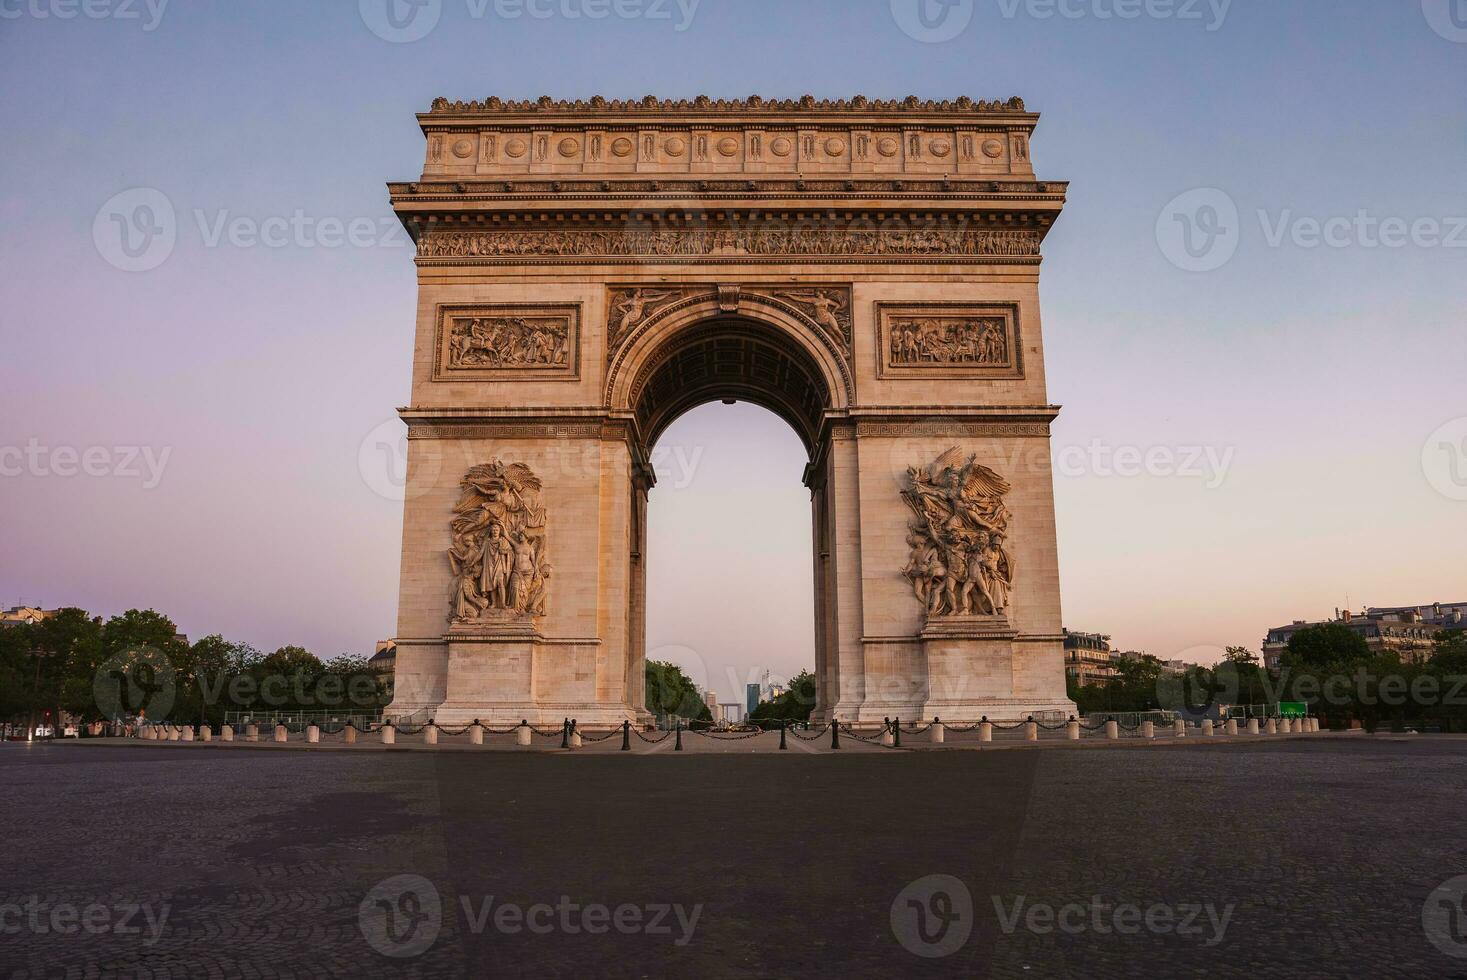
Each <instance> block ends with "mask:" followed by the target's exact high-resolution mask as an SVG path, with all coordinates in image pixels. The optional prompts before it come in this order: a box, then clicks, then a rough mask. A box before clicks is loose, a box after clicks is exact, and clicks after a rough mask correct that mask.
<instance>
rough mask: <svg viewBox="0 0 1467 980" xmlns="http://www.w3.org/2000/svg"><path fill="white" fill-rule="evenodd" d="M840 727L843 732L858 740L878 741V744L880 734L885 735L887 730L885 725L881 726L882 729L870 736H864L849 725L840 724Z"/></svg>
mask: <svg viewBox="0 0 1467 980" xmlns="http://www.w3.org/2000/svg"><path fill="white" fill-rule="evenodd" d="M840 729H841V731H842V732H843V733H844V734H846V735H849V736H850V737H851V738H854V739H855V740H856V741H858V742H875V743H878V744H879V743H880V742H881V738H882V736H883V735H886V734H887V732H888V731H889V729H888V728H886V727H885V726H883V727H882V729H881V731H880V732H878V733H877V734H875V735H871V736H866V735H862V734H861V733H859V732H857V731H856V730H855V729H853V728H851V726H849V725H842V726H840Z"/></svg>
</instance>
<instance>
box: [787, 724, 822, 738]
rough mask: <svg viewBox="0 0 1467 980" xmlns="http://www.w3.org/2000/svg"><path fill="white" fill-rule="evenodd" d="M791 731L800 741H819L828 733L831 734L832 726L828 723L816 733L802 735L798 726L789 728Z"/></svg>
mask: <svg viewBox="0 0 1467 980" xmlns="http://www.w3.org/2000/svg"><path fill="white" fill-rule="evenodd" d="M789 733H790V734H791V735H793V736H794V737H795V738H797V739H799V740H800V741H802V742H818V741H820V739H822V738H824V737H825V736H826V735H828V734H830V726H829V725H826V726H825V727H824V728H822V729H820V730H819V731H818V732H816V733H815V734H814V735H801V734H800V730H799V729H798V728H791V729H789Z"/></svg>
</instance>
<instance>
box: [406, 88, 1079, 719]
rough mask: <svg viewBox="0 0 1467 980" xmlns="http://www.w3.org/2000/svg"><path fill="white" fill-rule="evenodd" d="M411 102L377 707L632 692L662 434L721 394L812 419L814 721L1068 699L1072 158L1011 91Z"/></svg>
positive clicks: (636, 696)
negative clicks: (1045, 156)
mask: <svg viewBox="0 0 1467 980" xmlns="http://www.w3.org/2000/svg"><path fill="white" fill-rule="evenodd" d="M418 121H419V123H420V125H421V127H422V130H423V132H424V134H425V136H426V141H427V162H426V165H425V167H424V170H423V174H422V176H421V177H420V178H419V179H418V180H416V181H413V182H411V183H397V184H391V185H390V189H391V194H392V203H393V207H394V208H395V210H396V211H397V213H398V215H399V217H400V218H401V219H402V221H403V223H404V225H405V226H406V227H407V229H408V231H409V232H410V233H411V235H412V237H413V240H414V241H415V242H416V244H417V268H418V282H419V297H418V313H417V320H418V326H417V342H416V347H415V354H414V366H413V383H412V402H411V405H410V406H409V407H407V408H404V409H402V410H401V415H402V418H403V419H404V421H405V422H406V423H407V426H408V440H409V441H408V445H409V452H408V475H407V485H406V497H407V499H406V505H405V521H404V529H403V557H402V583H401V602H400V606H399V614H398V632H399V637H398V639H397V678H396V700H395V701H394V702H393V705H392V708H391V709H390V712H389V713H392V714H397V715H399V716H401V715H407V714H417V715H420V716H422V715H431V716H433V717H435V718H436V719H437V720H438V721H439V722H441V723H443V724H463V723H467V722H470V721H472V720H474V719H480V720H483V721H484V722H486V723H489V722H493V723H503V722H508V721H519V720H520V719H522V718H528V719H530V720H531V721H532V722H537V723H559V721H560V720H561V719H562V718H563V717H566V716H573V717H576V718H578V719H579V720H580V722H581V724H582V725H583V726H601V725H610V724H620V723H621V722H622V721H623V720H625V719H631V720H633V721H646V720H647V719H648V717H649V716H648V714H647V711H646V708H645V706H644V703H643V702H644V694H643V670H644V664H645V657H646V649H645V611H646V601H645V599H646V595H645V582H646V572H645V567H644V558H643V552H644V547H643V546H644V542H645V540H646V509H647V502H648V491H649V490H650V489H651V487H652V486H653V485H654V483H655V481H656V474H655V472H654V470H653V468H652V466H651V464H650V462H649V456H650V452H649V451H650V447H651V446H652V445H653V444H654V443H655V442H656V440H657V437H658V435H659V434H660V433H661V432H662V431H663V429H664V428H665V427H666V426H667V425H668V424H669V423H670V422H672V421H673V420H674V419H675V418H677V417H678V416H679V415H680V414H681V413H683V412H685V411H687V410H689V409H691V408H693V407H695V406H697V405H700V404H702V403H705V402H708V401H712V400H746V401H750V402H754V403H757V404H759V405H762V406H764V407H766V408H768V409H770V410H771V411H773V412H775V413H777V414H778V415H779V416H780V417H782V418H783V419H785V420H786V421H787V422H788V423H789V424H790V425H791V426H792V427H793V428H794V430H795V431H796V432H797V433H798V434H799V436H800V438H801V439H802V440H803V441H804V444H805V447H806V449H807V450H808V451H809V465H808V466H807V468H806V471H805V482H806V484H807V485H808V486H809V488H810V496H811V506H812V528H813V533H812V537H811V545H812V562H813V568H814V576H815V602H816V609H815V624H816V625H815V633H816V635H815V649H816V676H817V678H818V683H819V701H818V705H817V707H816V710H815V717H816V718H817V719H818V720H825V719H828V718H830V717H831V716H832V714H834V715H835V716H837V717H839V718H840V719H841V720H843V721H852V722H863V721H870V720H873V719H875V720H878V721H879V720H880V719H881V718H883V717H886V716H900V717H902V718H904V719H920V718H931V717H933V716H941V717H943V718H945V719H949V720H953V721H960V720H971V719H977V718H979V717H980V716H983V715H987V716H988V717H990V718H992V719H995V720H998V719H1009V718H1017V717H1022V716H1025V715H1027V714H1029V713H1031V712H1036V711H1066V712H1067V711H1070V710H1072V708H1073V706H1072V705H1071V704H1070V703H1069V702H1068V701H1067V700H1066V698H1065V683H1064V668H1063V663H1062V641H1061V635H1060V604H1059V580H1058V572H1057V561H1056V553H1055V528H1054V509H1053V500H1052V485H1051V474H1050V466H1049V451H1048V441H1049V428H1050V423H1051V422H1052V421H1053V420H1054V418H1055V417H1056V414H1057V411H1058V410H1057V409H1056V408H1055V407H1054V406H1051V405H1050V404H1049V403H1048V399H1047V397H1046V392H1045V382H1044V358H1043V345H1042V343H1041V340H1040V318H1039V294H1038V277H1039V263H1040V243H1041V242H1042V241H1043V239H1044V236H1045V233H1046V232H1047V231H1048V229H1049V227H1050V225H1051V223H1052V222H1053V221H1054V220H1055V219H1056V218H1057V217H1058V216H1059V213H1060V210H1061V208H1062V207H1063V205H1064V200H1065V191H1066V185H1065V184H1064V183H1056V182H1050V181H1040V180H1037V179H1036V178H1035V176H1034V170H1033V166H1032V163H1031V161H1030V154H1029V147H1030V137H1031V135H1032V134H1033V131H1034V128H1035V125H1036V123H1037V122H1038V116H1037V115H1035V114H1033V113H1030V112H1027V111H1026V110H1025V108H1024V104H1023V102H1022V101H1021V100H1019V99H1010V100H1008V101H1007V102H980V101H973V100H971V99H967V98H963V99H958V100H955V101H952V102H941V103H933V102H920V101H918V100H916V99H910V98H909V99H907V100H906V101H903V102H881V101H872V100H867V99H864V98H857V99H854V100H851V101H840V102H817V101H816V100H814V99H812V98H809V97H806V98H804V99H801V100H798V101H782V102H777V101H766V100H762V99H757V98H755V99H749V100H746V101H745V100H740V101H733V102H728V101H723V100H717V101H715V100H710V99H707V98H703V97H700V98H698V99H696V100H692V101H678V102H669V101H661V100H658V99H655V98H651V97H649V98H647V99H643V100H641V101H639V102H613V101H607V100H605V99H601V98H596V99H592V100H590V101H589V102H574V103H567V102H553V101H551V100H549V99H540V100H539V101H538V102H533V103H531V102H509V101H501V100H500V99H497V98H492V99H489V100H487V101H485V102H467V103H465V102H449V101H447V100H445V99H439V100H437V101H436V102H434V104H433V106H432V109H431V111H430V112H427V113H424V114H422V115H420V116H419V117H418ZM751 614H757V610H751Z"/></svg>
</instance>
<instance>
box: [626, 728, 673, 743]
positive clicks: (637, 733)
mask: <svg viewBox="0 0 1467 980" xmlns="http://www.w3.org/2000/svg"><path fill="white" fill-rule="evenodd" d="M632 734H633V735H635V736H637V738H640V739H641V740H642V741H644V742H646V743H647V744H648V745H660V744H661V743H663V742H666V741H667V737H668V736H669V735H672V734H673V732H672V731H670V730H669V731H665V732H663V733H662V737H661V738H648V737H647V736H646V735H643V734H642V732H641V730H640V729H636V728H633V729H632Z"/></svg>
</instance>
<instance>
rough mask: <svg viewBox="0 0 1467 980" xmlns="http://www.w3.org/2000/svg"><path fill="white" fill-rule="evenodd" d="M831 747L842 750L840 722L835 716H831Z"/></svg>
mask: <svg viewBox="0 0 1467 980" xmlns="http://www.w3.org/2000/svg"><path fill="white" fill-rule="evenodd" d="M830 747H831V748H832V749H838V748H840V720H839V719H837V718H836V717H835V715H831V716H830Z"/></svg>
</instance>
